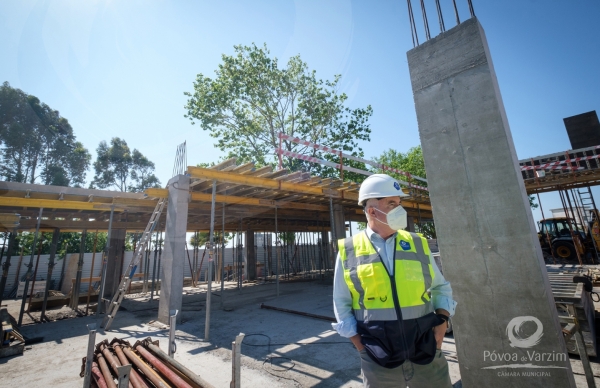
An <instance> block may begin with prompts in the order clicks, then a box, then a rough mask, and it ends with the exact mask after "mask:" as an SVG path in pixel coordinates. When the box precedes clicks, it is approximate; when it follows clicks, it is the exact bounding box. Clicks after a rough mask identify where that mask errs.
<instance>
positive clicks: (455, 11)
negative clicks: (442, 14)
mask: <svg viewBox="0 0 600 388" xmlns="http://www.w3.org/2000/svg"><path fill="white" fill-rule="evenodd" d="M452 4H453V5H454V16H455V17H456V25H459V24H460V17H459V16H458V8H457V7H456V0H452Z"/></svg>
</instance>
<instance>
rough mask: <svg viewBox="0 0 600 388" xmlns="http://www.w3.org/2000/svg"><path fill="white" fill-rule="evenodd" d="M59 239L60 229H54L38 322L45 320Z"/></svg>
mask: <svg viewBox="0 0 600 388" xmlns="http://www.w3.org/2000/svg"><path fill="white" fill-rule="evenodd" d="M59 238H60V229H58V228H55V229H54V232H53V233H52V242H51V243H50V257H49V258H48V274H47V275H46V290H45V292H44V301H43V302H42V314H41V315H40V321H43V320H45V319H46V306H47V304H48V291H49V290H50V280H51V279H52V270H53V269H54V266H55V265H56V263H55V262H54V258H55V257H56V250H57V248H58V239H59Z"/></svg>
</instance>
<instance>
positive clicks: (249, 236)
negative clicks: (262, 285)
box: [245, 230, 256, 280]
mask: <svg viewBox="0 0 600 388" xmlns="http://www.w3.org/2000/svg"><path fill="white" fill-rule="evenodd" d="M245 234H246V274H247V276H248V277H247V278H246V279H247V280H256V249H255V247H254V231H253V230H247V231H246V233H245Z"/></svg>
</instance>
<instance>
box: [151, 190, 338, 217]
mask: <svg viewBox="0 0 600 388" xmlns="http://www.w3.org/2000/svg"><path fill="white" fill-rule="evenodd" d="M145 193H146V194H147V195H148V196H149V197H156V198H167V197H168V196H169V190H167V189H152V188H151V189H146V191H145ZM191 194H192V201H193V202H212V194H205V193H193V192H192V193H191ZM215 202H216V203H218V204H221V203H226V204H228V205H248V206H267V207H275V206H277V207H279V208H281V209H301V210H317V211H329V206H323V205H313V204H308V203H301V202H284V201H281V202H280V201H274V200H272V199H260V198H249V197H236V196H233V195H220V194H217V195H216V197H215Z"/></svg>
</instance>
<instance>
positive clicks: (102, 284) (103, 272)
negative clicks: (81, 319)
mask: <svg viewBox="0 0 600 388" xmlns="http://www.w3.org/2000/svg"><path fill="white" fill-rule="evenodd" d="M114 213H115V205H110V218H109V219H108V233H107V235H106V245H105V247H104V252H103V254H102V270H101V271H100V273H101V275H100V276H101V277H102V278H101V280H100V293H99V294H98V306H97V308H96V319H98V318H100V314H102V313H103V312H104V287H105V286H106V268H107V262H108V251H109V249H110V239H111V237H112V222H113V215H114ZM63 260H64V259H63ZM63 265H64V264H63Z"/></svg>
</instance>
